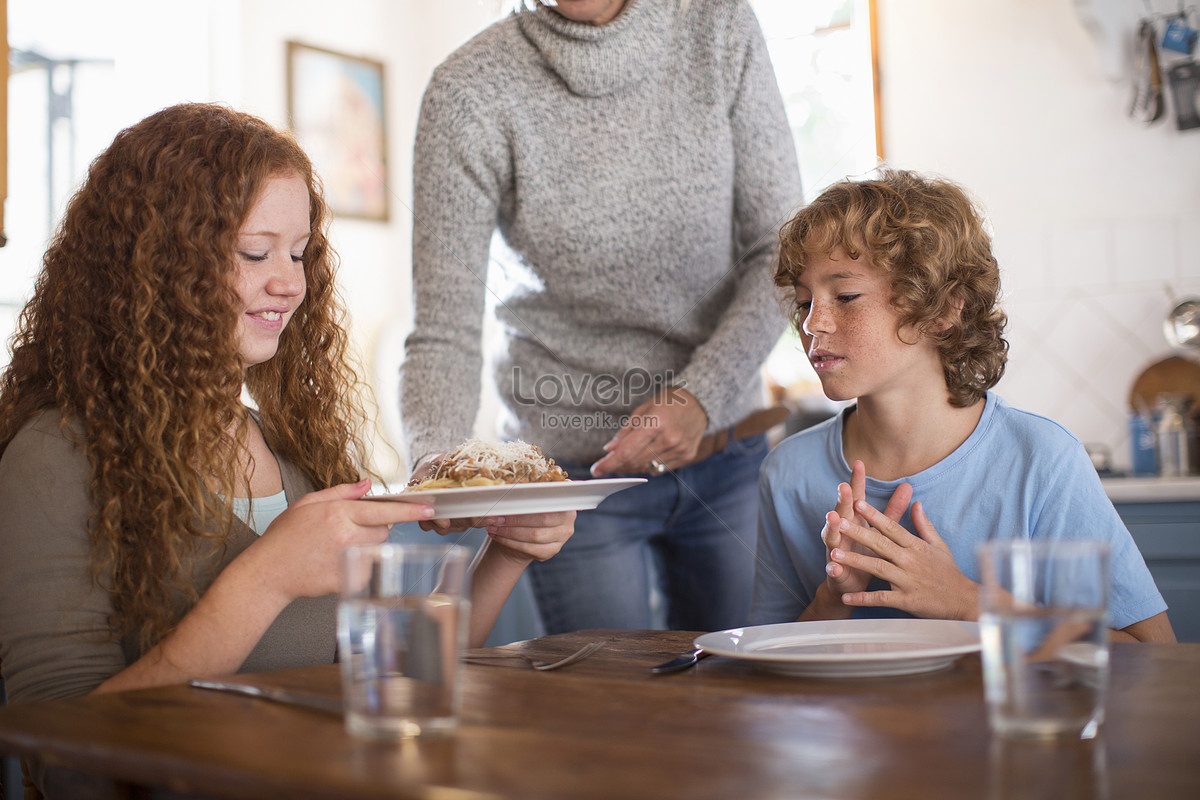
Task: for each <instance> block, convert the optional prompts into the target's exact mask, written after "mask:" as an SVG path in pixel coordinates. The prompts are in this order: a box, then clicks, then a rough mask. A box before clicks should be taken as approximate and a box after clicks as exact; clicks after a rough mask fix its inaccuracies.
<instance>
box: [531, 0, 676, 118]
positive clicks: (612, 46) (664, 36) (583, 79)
mask: <svg viewBox="0 0 1200 800" xmlns="http://www.w3.org/2000/svg"><path fill="white" fill-rule="evenodd" d="M675 5H676V4H675V2H674V0H629V1H628V2H627V3H626V5H625V8H624V9H622V11H621V13H620V14H618V15H617V17H616V19H614V20H613V21H612V22H609V23H608V24H606V25H588V24H586V23H582V22H574V21H572V20H569V19H567V18H566V17H563V16H561V15H559V14H558V13H557V12H555V11H553V10H551V9H549V8H546V7H545V6H542V5H541V4H539V5H538V6H537V8H535V9H534V10H532V11H521V12H518V13H517V24H518V25H520V27H521V32H522V33H524V34H525V38H527V39H528V40H529V41H530V43H531V44H532V45H533V46H534V47H535V48H536V49H537V51H538V52H539V53H541V55H542V58H544V59H545V60H546V64H547V65H548V66H549V67H550V69H552V70H553V71H554V72H555V73H557V74H558V76H559V77H560V78H562V79H563V81H564V82H566V84H567V87H568V88H569V89H570V90H571V91H572V92H574V93H575V94H579V95H584V96H586V97H600V96H602V95H606V94H612V93H614V92H617V91H620V90H621V89H624V88H627V87H629V86H632V85H634V84H636V83H639V82H640V81H642V80H643V79H644V78H645V77H646V76H647V75H649V74H651V73H652V72H653V71H655V70H657V69H661V68H662V67H663V65H664V64H665V62H666V59H667V54H668V52H669V51H670V44H671V24H672V21H673V19H674V16H675Z"/></svg>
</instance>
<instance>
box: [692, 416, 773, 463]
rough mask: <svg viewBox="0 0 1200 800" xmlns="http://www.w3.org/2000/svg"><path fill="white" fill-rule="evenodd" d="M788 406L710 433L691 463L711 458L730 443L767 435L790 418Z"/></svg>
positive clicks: (702, 440) (698, 448) (750, 417)
mask: <svg viewBox="0 0 1200 800" xmlns="http://www.w3.org/2000/svg"><path fill="white" fill-rule="evenodd" d="M788 413H789V412H788V409H787V407H786V406H771V407H770V408H764V409H761V410H759V411H755V412H754V413H753V414H750V415H749V416H747V417H745V418H743V419H742V420H740V421H739V422H736V423H734V424H733V425H731V426H730V427H728V428H725V429H724V430H719V431H717V432H716V433H710V434H708V435H707V436H705V437H704V438H702V439H701V440H700V444H699V445H698V446H697V447H696V456H695V458H693V459H692V460H691V461H690V462H689V463H693V464H694V463H695V462H697V461H703V460H704V459H706V458H708V457H709V456H711V455H713V454H715V453H719V452H721V451H722V450H724V449H725V448H726V447H728V446H729V443H730V442H736V441H738V440H739V439H748V438H749V437H751V436H758V435H759V434H760V433H766V432H767V431H769V430H771V428H774V427H775V426H776V425H778V424H779V423H781V422H783V421H784V420H785V419H787V417H788Z"/></svg>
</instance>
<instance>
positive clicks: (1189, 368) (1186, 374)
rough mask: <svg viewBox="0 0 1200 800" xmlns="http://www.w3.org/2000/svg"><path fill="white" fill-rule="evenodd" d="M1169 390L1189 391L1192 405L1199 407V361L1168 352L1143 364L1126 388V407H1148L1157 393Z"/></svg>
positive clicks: (1179, 392)
mask: <svg viewBox="0 0 1200 800" xmlns="http://www.w3.org/2000/svg"><path fill="white" fill-rule="evenodd" d="M1170 393H1176V394H1186V395H1190V396H1191V398H1192V408H1200V364H1197V363H1196V362H1195V361H1189V360H1188V359H1186V358H1180V357H1179V356H1171V357H1170V358H1164V359H1163V360H1162V361H1156V362H1155V363H1153V364H1151V365H1150V366H1148V367H1146V368H1145V369H1144V370H1142V374H1141V375H1138V377H1137V380H1135V381H1134V382H1133V388H1132V389H1130V390H1129V407H1130V409H1133V410H1137V409H1138V407H1139V403H1140V404H1141V407H1143V408H1150V409H1152V408H1154V403H1155V400H1156V399H1157V398H1158V395H1160V394H1170Z"/></svg>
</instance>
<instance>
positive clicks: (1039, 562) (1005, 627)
mask: <svg viewBox="0 0 1200 800" xmlns="http://www.w3.org/2000/svg"><path fill="white" fill-rule="evenodd" d="M979 571H980V577H981V579H982V583H983V590H982V592H981V594H980V600H979V611H980V614H979V625H980V635H981V637H982V640H983V680H984V696H985V699H986V701H987V707H988V721H989V723H990V725H991V728H992V730H993V732H995V733H997V734H1000V735H1002V736H1016V737H1057V736H1074V737H1079V738H1083V739H1090V738H1092V737H1094V736H1095V735H1096V733H1097V731H1098V730H1099V728H1100V725H1101V723H1102V722H1103V721H1104V700H1105V695H1106V694H1107V691H1108V652H1109V651H1108V611H1107V609H1108V593H1109V552H1108V545H1107V544H1105V543H1104V542H1097V541H1086V540H1069V541H1064V540H1057V541H1027V540H1007V541H991V542H987V543H985V544H983V545H980V548H979Z"/></svg>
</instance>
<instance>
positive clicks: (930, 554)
mask: <svg viewBox="0 0 1200 800" xmlns="http://www.w3.org/2000/svg"><path fill="white" fill-rule="evenodd" d="M889 507H890V506H889ZM854 510H855V511H856V512H857V513H858V514H859V515H861V516H862V517H863V518H864V519H865V520H866V521H867V522H868V523H870V524H871V525H872V526H874V527H863V526H861V525H850V526H849V528H848V529H842V531H841V534H842V537H843V539H850V540H852V541H854V542H856V543H857V544H859V545H861V546H863V547H865V548H867V549H869V551H870V552H871V553H872V555H865V554H863V553H860V552H855V551H851V550H849V549H846V548H842V547H838V548H835V549H833V550H832V551H831V553H830V557H831V558H832V559H833V562H834V563H835V564H838V565H840V566H841V567H843V568H844V569H849V570H858V571H861V572H865V573H868V574H870V575H874V576H875V577H877V578H881V579H882V580H885V581H887V582H888V583H890V584H891V586H892V588H891V589H886V590H880V591H877V592H865V591H856V592H849V593H846V594H844V595H842V602H843V603H845V604H846V605H848V606H867V607H871V606H884V607H887V608H895V609H899V610H900V611H905V612H907V613H909V614H912V615H913V616H916V617H925V618H931V619H963V620H974V619H978V618H979V585H978V584H976V583H975V582H974V581H972V580H971V579H970V578H968V577H967V576H966V575H964V574H963V572H962V570H961V569H959V567H958V564H956V563H955V562H954V556H953V555H952V554H951V553H950V548H949V547H947V546H946V543H945V542H944V541H942V537H941V536H940V535H938V532H937V530H935V529H934V527H933V523H932V522H930V521H929V517H927V516H926V515H925V509H924V507H923V506H922V505H921V503H914V504H913V509H912V518H913V524H914V525H915V527H916V529H917V533H918V534H919V536H914V535H913V534H911V533H909V532H908V531H907V530H905V529H904V528H902V527H901V526H900V524H899V523H898V522H896V520H895V519H892V518H890V517H889V516H888V515H886V514H881V513H880V512H879V511H877V510H875V509H874V508H872V507H871V506H870V505H868V504H867V503H866V502H865V501H858V502H856V503H855V504H854Z"/></svg>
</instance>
